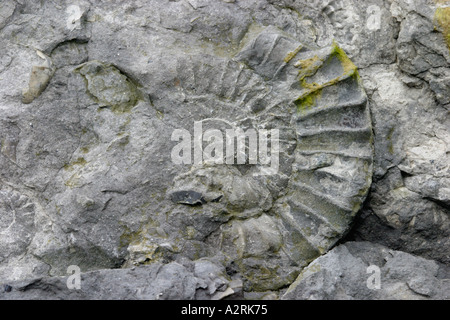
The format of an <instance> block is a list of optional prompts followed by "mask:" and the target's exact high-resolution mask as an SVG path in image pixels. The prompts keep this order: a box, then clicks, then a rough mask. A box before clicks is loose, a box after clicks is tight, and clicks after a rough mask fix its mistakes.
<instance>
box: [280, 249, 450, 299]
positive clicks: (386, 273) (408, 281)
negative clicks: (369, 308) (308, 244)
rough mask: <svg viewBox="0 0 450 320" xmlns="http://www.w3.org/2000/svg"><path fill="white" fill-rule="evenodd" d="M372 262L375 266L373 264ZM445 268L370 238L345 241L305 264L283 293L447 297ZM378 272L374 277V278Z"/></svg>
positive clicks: (449, 288) (449, 291) (335, 296)
mask: <svg viewBox="0 0 450 320" xmlns="http://www.w3.org/2000/svg"><path fill="white" fill-rule="evenodd" d="M373 266H376V267H377V268H379V269H378V270H375V268H374V267H373ZM449 271H450V269H449V268H448V266H442V265H439V264H438V263H436V262H435V261H433V260H426V259H424V258H421V257H416V256H413V255H411V254H409V253H405V252H402V251H395V250H391V249H388V248H386V247H383V246H381V245H374V244H373V243H370V242H347V243H345V244H342V245H339V246H338V247H336V248H334V249H333V250H331V251H330V252H328V253H327V254H325V255H324V256H322V257H320V258H317V259H316V260H314V261H313V262H312V263H310V264H309V265H308V267H306V268H305V269H303V271H302V272H301V274H300V275H299V276H298V278H297V280H296V281H295V282H294V283H293V284H292V285H291V286H290V287H289V289H288V290H287V292H286V293H285V294H284V295H283V297H282V298H283V299H308V300H324V299H328V300H351V299H356V300H379V299H382V300H422V299H445V300H448V299H450V279H449V278H448V275H449ZM376 272H379V280H377V279H375V277H376V276H378V275H377V274H376Z"/></svg>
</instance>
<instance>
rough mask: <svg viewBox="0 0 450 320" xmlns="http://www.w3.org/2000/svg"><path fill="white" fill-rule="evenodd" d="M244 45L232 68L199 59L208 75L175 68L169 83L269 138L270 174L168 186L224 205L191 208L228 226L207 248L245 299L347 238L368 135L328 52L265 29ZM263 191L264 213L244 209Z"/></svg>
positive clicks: (238, 173)
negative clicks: (273, 141) (237, 276)
mask: <svg viewBox="0 0 450 320" xmlns="http://www.w3.org/2000/svg"><path fill="white" fill-rule="evenodd" d="M249 38H250V40H249V41H248V42H247V43H246V44H245V45H243V46H242V49H241V51H240V52H238V53H237V54H236V55H235V56H234V58H233V59H225V58H215V59H216V60H214V59H211V58H210V57H208V59H207V61H209V62H211V65H212V66H214V65H216V67H215V68H213V67H211V65H207V64H201V65H197V64H196V62H194V61H198V60H197V59H196V58H185V57H183V58H180V59H178V70H177V71H178V78H179V79H180V83H181V86H182V87H183V88H184V90H185V92H188V93H189V96H190V99H194V100H197V101H203V100H202V99H204V96H205V95H212V96H214V97H216V100H215V101H216V104H217V105H216V106H217V108H216V109H215V111H214V112H217V113H216V116H217V117H220V118H227V119H231V118H234V117H235V118H234V119H235V120H234V122H233V123H234V125H236V126H240V125H243V124H245V125H244V126H245V128H274V129H278V130H279V131H280V141H279V144H280V148H279V171H278V172H277V173H275V174H272V175H269V176H265V177H264V178H263V179H262V178H260V177H255V175H254V173H255V172H257V170H252V168H251V166H247V167H246V168H245V170H244V169H242V168H241V167H240V166H239V165H238V166H236V169H233V170H227V171H226V173H225V172H223V168H222V169H220V168H219V166H213V167H209V168H208V172H209V174H205V173H204V172H203V171H202V170H203V169H195V168H194V169H192V170H191V171H190V172H189V173H187V174H184V175H182V176H180V177H182V178H178V179H177V180H176V181H177V182H176V184H175V187H176V189H178V190H184V189H185V190H188V189H187V188H189V189H192V190H195V191H198V192H200V193H202V194H204V195H207V194H208V193H212V194H214V196H215V197H216V196H217V195H222V196H223V197H221V198H220V199H221V200H220V202H218V203H216V204H214V205H210V204H209V203H207V204H204V205H203V206H201V207H198V208H197V210H201V211H203V213H204V214H205V215H211V213H212V215H213V216H222V217H227V215H229V216H231V217H233V218H231V219H230V220H229V221H228V222H226V223H224V224H222V225H221V227H220V229H219V231H218V232H215V233H213V234H212V235H208V237H209V238H208V239H209V240H208V241H211V242H213V243H215V245H216V246H217V247H219V248H220V249H221V251H222V252H223V253H225V254H226V256H227V257H228V258H229V259H230V261H232V262H233V263H234V265H235V266H237V268H238V269H239V271H240V272H241V273H242V275H243V276H244V278H245V280H246V281H245V284H244V288H245V289H246V290H255V291H264V290H276V289H277V288H280V287H283V286H285V285H286V284H288V283H289V282H290V281H292V278H293V277H295V275H296V270H297V271H298V270H299V267H302V266H304V265H306V264H307V263H308V262H309V261H311V260H312V259H314V258H316V257H318V256H319V255H321V254H323V253H325V252H326V251H327V250H328V249H330V248H331V247H332V246H333V245H334V244H335V243H336V242H337V241H338V240H339V239H340V238H341V237H342V236H343V235H344V234H345V233H346V232H347V231H348V229H349V226H350V224H351V222H352V220H353V218H354V216H355V214H356V213H357V211H358V210H359V208H360V206H361V204H362V202H363V201H364V199H365V197H366V194H367V192H368V189H369V186H370V184H371V176H372V153H373V149H372V126H371V119H370V113H369V110H368V106H367V98H366V95H365V92H364V90H363V88H362V86H361V83H360V79H359V76H358V71H357V68H356V66H355V65H354V64H353V63H352V61H351V60H350V59H349V58H348V57H347V55H346V54H345V52H344V51H343V50H342V49H341V48H340V47H339V46H338V45H337V44H336V43H334V44H333V45H332V46H330V47H326V48H320V49H316V48H314V49H313V48H309V47H308V46H306V45H304V44H302V43H299V42H298V41H297V40H295V39H293V38H292V37H290V36H289V35H286V34H284V33H283V32H281V31H280V30H278V29H276V28H273V27H268V28H266V29H264V30H263V31H262V32H260V33H258V34H255V35H253V36H252V37H249ZM211 68H212V69H214V70H216V72H210V71H208V70H209V69H211ZM230 108H236V109H234V110H235V112H230V110H232V109H230ZM227 112H229V113H230V114H231V115H232V116H231V117H230V115H228V116H227ZM258 166H260V165H259V164H257V165H254V166H253V167H258ZM249 167H250V168H249ZM202 172H203V173H202ZM202 176H203V177H204V178H201V177H202ZM209 176H211V178H207V177H209ZM207 181H208V182H207ZM238 181H239V182H238ZM245 185H251V186H253V187H252V188H245ZM259 186H263V189H265V190H266V191H265V192H261V190H260V189H261V187H259ZM268 191H270V192H271V197H270V198H271V199H272V201H270V202H269V203H270V206H262V205H261V204H260V203H258V202H257V201H254V202H249V201H247V202H246V201H244V200H245V199H252V198H258V197H260V196H261V195H262V194H267V193H268ZM237 199H240V200H239V201H236V200H237ZM231 203H240V204H242V203H246V204H247V205H246V206H243V205H241V206H239V205H235V206H231V205H230V204H231ZM224 215H225V216H224ZM234 218H238V219H234ZM293 266H297V269H295V267H294V268H293Z"/></svg>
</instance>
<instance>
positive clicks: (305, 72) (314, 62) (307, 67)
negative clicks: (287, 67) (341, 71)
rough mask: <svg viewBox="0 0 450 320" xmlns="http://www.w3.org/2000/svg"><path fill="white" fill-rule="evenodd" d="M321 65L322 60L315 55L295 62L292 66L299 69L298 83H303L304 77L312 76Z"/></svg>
mask: <svg viewBox="0 0 450 320" xmlns="http://www.w3.org/2000/svg"><path fill="white" fill-rule="evenodd" d="M322 63H323V61H322V59H320V58H319V57H318V56H317V55H315V56H314V57H312V58H309V59H303V60H299V61H297V62H296V63H295V64H294V66H295V67H298V68H300V71H299V78H300V81H303V80H304V79H305V78H306V77H310V76H312V75H314V74H315V73H316V72H317V70H318V69H319V67H320V66H321V64H322Z"/></svg>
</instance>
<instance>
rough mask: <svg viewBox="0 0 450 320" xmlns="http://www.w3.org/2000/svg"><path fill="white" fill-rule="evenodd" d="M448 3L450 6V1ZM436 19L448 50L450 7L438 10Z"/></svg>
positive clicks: (449, 40) (435, 15)
mask: <svg viewBox="0 0 450 320" xmlns="http://www.w3.org/2000/svg"><path fill="white" fill-rule="evenodd" d="M447 2H448V3H449V4H450V1H447ZM434 18H435V21H436V24H437V25H438V27H439V28H440V29H441V31H442V34H443V35H444V38H445V41H446V43H447V46H448V48H449V49H450V7H439V8H437V9H436V12H435V14H434Z"/></svg>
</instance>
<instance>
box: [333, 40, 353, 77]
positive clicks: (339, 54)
mask: <svg viewBox="0 0 450 320" xmlns="http://www.w3.org/2000/svg"><path fill="white" fill-rule="evenodd" d="M331 56H335V57H336V58H338V59H339V61H340V62H341V65H342V68H343V69H344V71H343V76H350V75H353V74H355V73H357V72H358V68H356V66H355V64H354V63H353V62H352V60H350V58H349V57H348V56H347V54H345V52H344V50H342V49H341V48H340V47H339V46H338V44H337V43H336V42H333V45H332V49H331Z"/></svg>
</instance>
